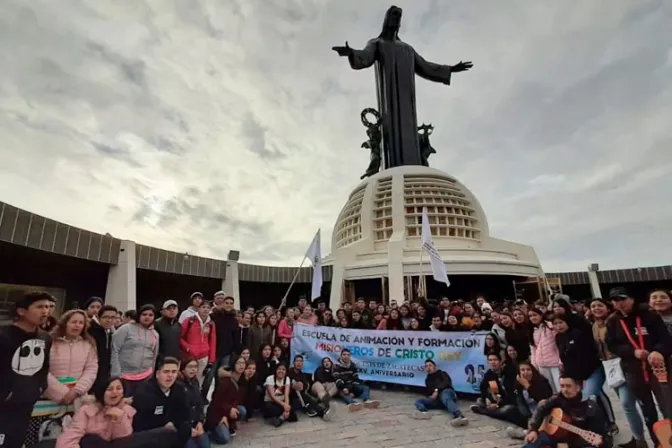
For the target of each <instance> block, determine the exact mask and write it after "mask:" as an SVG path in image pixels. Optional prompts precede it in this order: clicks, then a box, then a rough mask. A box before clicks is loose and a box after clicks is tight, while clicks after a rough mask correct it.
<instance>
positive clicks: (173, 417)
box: [133, 357, 192, 448]
mask: <svg viewBox="0 0 672 448" xmlns="http://www.w3.org/2000/svg"><path fill="white" fill-rule="evenodd" d="M179 366H180V362H179V361H178V360H177V359H175V358H171V357H167V358H164V359H162V360H160V361H159V362H158V363H157V368H156V372H155V373H154V376H153V378H151V379H150V380H149V381H143V382H142V383H140V384H139V385H138V386H137V389H136V393H135V394H134V396H133V407H134V408H135V409H136V410H137V413H136V414H135V417H134V418H133V431H135V432H138V431H147V430H151V429H162V431H159V434H160V435H161V437H162V438H163V437H165V438H167V442H166V446H169V447H174V448H183V447H184V446H185V445H186V444H187V441H188V440H189V439H190V438H191V435H192V432H191V429H192V428H191V418H190V413H189V411H190V410H189V405H188V404H187V394H186V392H185V391H184V387H182V386H179V385H176V380H177V374H178V371H179ZM166 435H167V436H166Z"/></svg>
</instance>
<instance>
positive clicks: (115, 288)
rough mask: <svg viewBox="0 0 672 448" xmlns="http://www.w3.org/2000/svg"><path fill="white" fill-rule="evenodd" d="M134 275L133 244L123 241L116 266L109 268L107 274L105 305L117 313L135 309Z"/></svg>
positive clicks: (135, 288) (135, 289)
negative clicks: (117, 311) (115, 309)
mask: <svg viewBox="0 0 672 448" xmlns="http://www.w3.org/2000/svg"><path fill="white" fill-rule="evenodd" d="M135 273H136V263H135V243H134V242H133V241H128V240H123V241H122V242H121V246H120V247H119V261H118V262H117V264H115V265H112V266H110V271H109V273H108V274H107V288H106V290H105V304H106V305H112V306H114V307H116V308H117V309H118V310H119V311H128V310H134V309H136V307H137V298H136V291H137V287H136V274H135Z"/></svg>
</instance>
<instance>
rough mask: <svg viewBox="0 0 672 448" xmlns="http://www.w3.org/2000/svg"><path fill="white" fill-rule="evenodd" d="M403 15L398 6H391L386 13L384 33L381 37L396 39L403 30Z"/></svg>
mask: <svg viewBox="0 0 672 448" xmlns="http://www.w3.org/2000/svg"><path fill="white" fill-rule="evenodd" d="M401 13H402V10H401V8H400V7H398V6H390V8H389V9H388V10H387V12H386V13H385V21H383V31H382V32H381V33H380V35H381V36H385V37H396V35H397V33H398V32H399V28H401Z"/></svg>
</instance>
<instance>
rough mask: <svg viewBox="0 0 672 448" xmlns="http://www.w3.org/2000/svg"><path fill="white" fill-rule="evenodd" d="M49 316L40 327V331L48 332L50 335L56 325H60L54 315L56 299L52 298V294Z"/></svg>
mask: <svg viewBox="0 0 672 448" xmlns="http://www.w3.org/2000/svg"><path fill="white" fill-rule="evenodd" d="M49 297H50V299H49V316H47V318H46V319H45V321H44V323H42V324H41V325H40V330H42V331H46V332H47V333H50V332H51V330H53V329H54V327H55V326H56V324H58V321H57V320H56V318H55V317H54V313H55V312H56V298H55V297H54V296H52V295H51V294H50V295H49Z"/></svg>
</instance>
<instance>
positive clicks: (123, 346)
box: [110, 305, 159, 397]
mask: <svg viewBox="0 0 672 448" xmlns="http://www.w3.org/2000/svg"><path fill="white" fill-rule="evenodd" d="M155 317H156V310H155V309H154V307H153V306H152V305H143V306H142V307H141V308H140V310H138V312H137V314H136V315H135V317H134V320H132V321H130V322H128V323H127V324H124V325H122V326H121V327H119V328H118V329H117V331H115V332H114V334H113V335H112V351H111V353H110V358H111V369H110V370H111V372H110V373H111V375H112V376H115V377H116V376H119V377H121V378H122V379H123V380H124V393H125V394H126V395H127V396H129V397H132V396H133V394H134V393H135V389H136V388H137V386H138V384H139V383H141V382H142V381H144V380H146V379H147V378H150V377H151V376H152V374H153V373H154V366H155V365H156V358H157V356H158V354H159V334H158V333H157V332H156V330H154V319H155Z"/></svg>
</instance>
